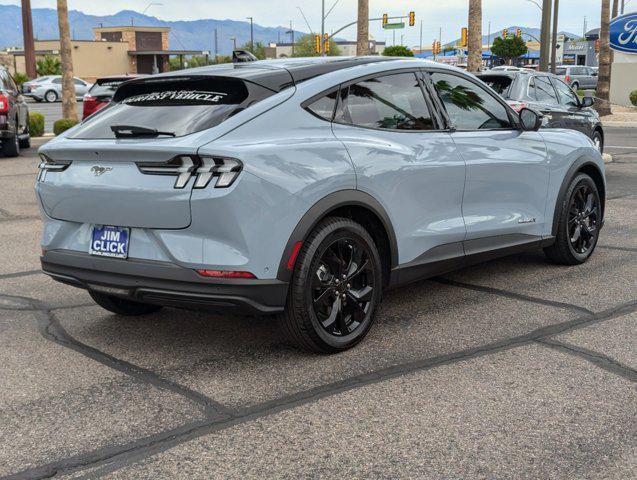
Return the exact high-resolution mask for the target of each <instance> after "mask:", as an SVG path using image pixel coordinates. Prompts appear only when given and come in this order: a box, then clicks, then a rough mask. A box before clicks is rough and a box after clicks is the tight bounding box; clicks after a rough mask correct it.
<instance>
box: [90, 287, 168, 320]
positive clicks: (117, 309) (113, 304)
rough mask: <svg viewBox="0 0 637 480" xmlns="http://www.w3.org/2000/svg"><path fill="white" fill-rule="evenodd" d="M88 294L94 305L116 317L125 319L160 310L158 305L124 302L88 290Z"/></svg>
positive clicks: (124, 300) (123, 299)
mask: <svg viewBox="0 0 637 480" xmlns="http://www.w3.org/2000/svg"><path fill="white" fill-rule="evenodd" d="M88 293H89V295H90V296H91V298H92V299H93V300H95V303H97V304H98V305H99V306H100V307H102V308H104V309H106V310H108V311H109V312H113V313H116V314H118V315H124V316H126V317H136V316H139V315H146V314H148V313H154V312H156V311H158V310H161V308H162V307H161V306H160V305H151V304H149V303H140V302H133V301H131V300H126V299H125V298H119V297H115V296H113V295H106V294H105V293H100V292H96V291H93V290H89V291H88Z"/></svg>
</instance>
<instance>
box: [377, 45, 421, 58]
mask: <svg viewBox="0 0 637 480" xmlns="http://www.w3.org/2000/svg"><path fill="white" fill-rule="evenodd" d="M383 55H384V56H386V57H413V56H414V52H412V51H411V50H409V49H408V48H407V47H405V46H403V45H393V46H391V47H387V48H386V49H385V50H383Z"/></svg>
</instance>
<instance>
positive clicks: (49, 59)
mask: <svg viewBox="0 0 637 480" xmlns="http://www.w3.org/2000/svg"><path fill="white" fill-rule="evenodd" d="M36 72H37V74H38V76H39V77H43V76H45V75H62V63H60V59H59V58H57V57H54V56H53V55H47V56H45V57H44V58H43V59H42V60H38V62H37V67H36Z"/></svg>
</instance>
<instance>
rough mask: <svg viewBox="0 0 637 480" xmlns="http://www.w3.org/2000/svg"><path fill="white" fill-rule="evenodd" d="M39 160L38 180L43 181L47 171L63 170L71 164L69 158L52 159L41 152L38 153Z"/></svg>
mask: <svg viewBox="0 0 637 480" xmlns="http://www.w3.org/2000/svg"><path fill="white" fill-rule="evenodd" d="M40 160H42V161H41V162H40V165H39V166H38V168H39V173H38V179H37V181H38V182H44V180H45V179H46V173H47V172H63V171H64V170H66V169H67V168H69V165H71V161H70V160H53V159H51V158H49V157H47V156H46V155H44V154H43V153H41V154H40Z"/></svg>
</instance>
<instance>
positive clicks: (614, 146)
mask: <svg viewBox="0 0 637 480" xmlns="http://www.w3.org/2000/svg"><path fill="white" fill-rule="evenodd" d="M604 148H621V149H626V150H637V146H634V147H620V146H618V145H606V146H605V147H604Z"/></svg>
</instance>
